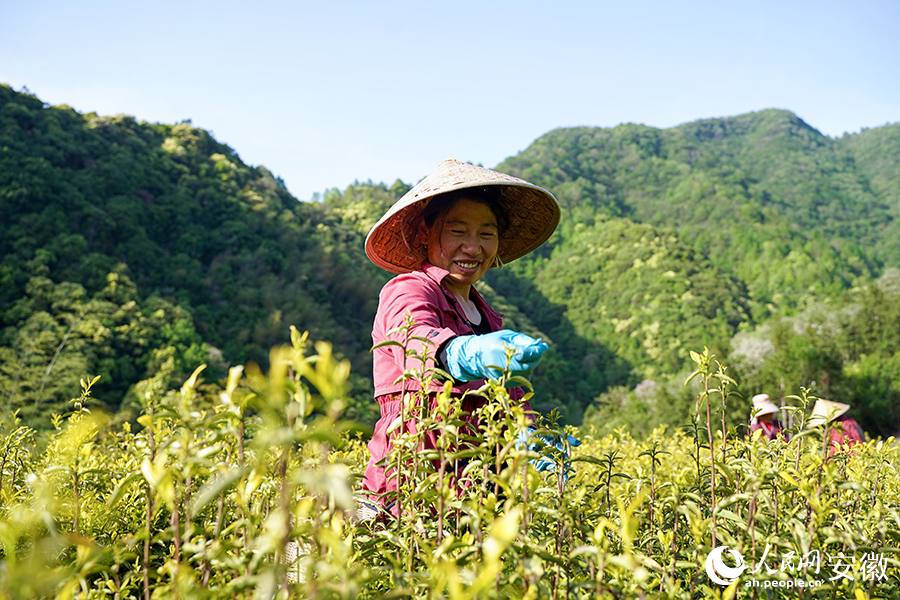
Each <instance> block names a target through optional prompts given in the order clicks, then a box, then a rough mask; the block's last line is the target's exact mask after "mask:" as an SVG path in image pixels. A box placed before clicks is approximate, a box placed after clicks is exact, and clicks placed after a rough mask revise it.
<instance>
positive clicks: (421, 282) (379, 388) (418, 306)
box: [362, 263, 531, 516]
mask: <svg viewBox="0 0 900 600" xmlns="http://www.w3.org/2000/svg"><path fill="white" fill-rule="evenodd" d="M446 276H447V271H445V270H443V269H441V268H439V267H435V266H433V265H431V264H428V263H425V264H423V265H422V267H421V268H420V269H419V270H418V271H414V272H412V273H407V274H405V275H399V276H397V277H395V278H394V279H392V280H391V281H389V282H388V283H387V284H386V285H385V286H384V288H383V289H382V290H381V295H380V301H379V304H378V312H377V314H376V315H375V324H374V326H373V327H372V341H373V342H374V343H375V344H378V343H380V342H383V341H385V340H395V341H398V342H401V343H403V339H402V336H401V334H400V333H398V332H394V333H391V332H392V331H394V330H395V329H397V328H399V327H400V326H402V325H403V324H404V322H405V321H406V313H407V312H409V314H410V315H411V316H412V318H413V320H414V321H415V323H416V325H415V327H413V328H412V330H411V331H410V332H409V337H410V338H412V337H418V338H422V339H424V340H428V342H423V341H419V340H410V342H409V344H408V345H407V348H409V349H415V350H416V351H417V352H419V353H422V352H424V351H426V350H427V352H428V356H430V357H434V356H435V354H436V353H437V352H438V350H439V349H440V347H441V345H442V344H443V343H444V342H446V341H447V340H449V339H451V338H453V337H455V336H457V335H472V334H473V333H474V331H472V328H471V327H470V326H469V322H468V321H467V320H466V318H465V315H464V313H463V311H462V307H461V306H460V305H459V302H458V301H457V300H456V298H455V297H454V296H453V294H451V293H450V291H449V290H448V289H447V288H446V287H444V286H443V285H442V283H441V282H442V281H443V280H444V277H446ZM469 297H470V298H471V299H472V301H473V302H474V303H475V305H476V306H477V307H478V309H479V310H480V311H481V314H482V315H483V316H484V318H485V319H487V321H488V324H489V325H490V328H491V331H498V330H500V329H502V327H503V323H502V320H503V315H501V314H500V313H498V312H495V311H494V310H493V309H492V308H491V307H490V306H488V305H487V303H486V302H485V301H484V298H482V297H481V295H480V294H479V293H478V292H477V291H475V289H474V288H473V289H472V290H471V292H470V296H469ZM373 353H374V355H375V356H374V361H373V362H374V375H375V397H376V399H377V400H378V405H379V408H380V409H381V418H380V419H379V420H378V422H377V423H376V424H375V431H374V432H373V433H372V439H371V440H369V444H368V446H369V464H368V467H367V468H366V473H365V477H364V479H363V485H362V488H363V490H364V491H365V492H366V493H367V494H366V495H367V496H368V497H369V500H370V502H372V503H375V504H378V505H381V506H383V507H384V508H385V509H386V510H388V511H390V512H391V513H392V514H394V516H397V514H398V509H397V505H396V504H395V503H394V501H393V500H389V497H390V496H391V492H394V493H396V490H397V481H396V478H395V477H393V476H391V469H390V467H387V466H385V465H384V464H383V462H382V460H383V459H384V457H385V456H386V455H387V453H388V452H389V451H390V449H391V447H392V438H393V437H394V436H395V435H397V433H399V431H398V430H395V431H393V432H392V433H388V429H390V427H391V424H392V423H393V422H394V421H395V420H396V419H397V417H398V416H399V415H400V410H401V406H402V404H403V402H402V398H401V396H402V393H401V392H402V391H403V389H404V384H403V382H402V381H399V382H398V381H397V380H398V379H399V378H400V376H401V375H402V374H403V369H404V368H406V369H421V368H422V364H421V362H420V361H418V360H414V359H407V358H406V357H405V356H404V353H403V350H402V349H401V348H399V347H397V346H393V345H391V346H383V347H381V348H376V349H375V350H374V351H373ZM433 364H434V360H433V358H432V359H431V360H429V362H428V365H427V367H428V368H430V367H431V366H433ZM441 385H442V382H441V381H437V380H436V381H435V382H433V389H432V391H435V390H441V389H442V387H441ZM482 385H484V380H483V379H480V380H478V381H472V382H469V383H465V384H459V383H457V384H456V385H454V386H453V391H454V392H455V393H456V394H459V395H462V394H463V392H465V391H466V390H477V389H479V388H480V387H481V386H482ZM419 388H420V386H419V385H418V383H416V382H415V381H412V380H407V381H406V386H405V389H406V390H407V391H410V390H417V389H419ZM509 395H510V398H511V399H512V400H521V399H522V398H523V396H524V393H523V392H522V388H511V389H510V390H509ZM435 398H436V394H429V406H428V409H429V410H431V411H433V410H435V406H434V404H435V402H436V401H435ZM485 402H486V399H485V398H484V397H482V396H476V395H474V394H470V395H468V396H466V397H465V398H463V400H462V406H461V409H462V413H463V414H461V415H460V416H459V418H460V419H461V420H462V421H464V422H465V423H466V424H467V426H468V427H470V428H472V429H473V430H477V429H478V427H479V423H478V418H477V417H476V415H475V411H476V410H477V409H478V408H479V407H481V406H483V405H484V403H485ZM522 405H523V407H524V408H525V411H526V413H527V412H528V411H530V410H531V404H530V403H529V402H527V401H522ZM405 427H406V429H407V431H412V432H415V431H416V423H415V420H413V419H410V420H409V421H408V422H407V423H406V426H405ZM422 447H423V449H433V448H436V447H437V434H436V433H435V432H434V431H428V432H425V433H424V435H423V440H422Z"/></svg>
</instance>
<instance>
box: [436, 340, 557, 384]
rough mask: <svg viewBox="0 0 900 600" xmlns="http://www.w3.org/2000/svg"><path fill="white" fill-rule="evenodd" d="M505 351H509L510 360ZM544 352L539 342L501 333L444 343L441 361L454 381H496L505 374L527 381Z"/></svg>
mask: <svg viewBox="0 0 900 600" xmlns="http://www.w3.org/2000/svg"><path fill="white" fill-rule="evenodd" d="M507 348H509V349H510V350H511V351H512V357H511V358H509V359H508V358H507ZM547 348H548V346H547V344H546V343H545V342H542V341H541V340H540V339H535V338H533V337H531V336H529V335H525V334H524V333H518V332H516V331H512V330H510V329H502V330H500V331H494V332H492V333H488V334H485V335H463V336H458V337H455V338H453V339H452V340H450V341H449V342H447V345H446V346H445V347H444V354H443V355H442V357H441V358H442V359H444V360H443V363H444V366H445V367H447V370H448V371H449V372H450V375H451V376H453V379H455V380H457V381H475V380H476V379H492V380H494V381H498V380H499V379H500V377H501V376H502V375H503V372H504V371H506V372H508V373H509V374H510V375H512V376H517V375H518V376H522V377H530V376H531V373H532V372H533V371H534V368H535V367H536V366H537V365H538V363H539V362H540V360H541V356H542V355H543V354H544V352H546V351H547ZM507 360H508V361H509V362H508V365H507Z"/></svg>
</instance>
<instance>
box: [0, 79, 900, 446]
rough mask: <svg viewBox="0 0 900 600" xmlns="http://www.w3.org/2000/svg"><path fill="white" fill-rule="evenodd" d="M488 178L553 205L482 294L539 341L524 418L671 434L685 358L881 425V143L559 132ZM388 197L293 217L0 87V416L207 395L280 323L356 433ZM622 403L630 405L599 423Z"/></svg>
mask: <svg viewBox="0 0 900 600" xmlns="http://www.w3.org/2000/svg"><path fill="white" fill-rule="evenodd" d="M498 168H499V169H500V170H503V171H506V172H509V173H512V174H515V175H519V176H521V177H524V178H526V179H528V180H530V181H533V182H535V183H537V184H539V185H542V186H544V187H546V188H547V189H549V190H550V191H552V192H553V193H554V194H555V195H556V196H557V197H558V198H559V200H560V202H561V204H562V205H563V208H564V218H563V222H562V224H561V226H560V228H559V230H558V231H557V233H556V234H554V236H553V238H551V240H550V242H549V243H548V244H546V245H545V246H544V247H542V248H541V249H539V250H538V251H537V252H535V253H533V254H532V255H530V256H529V257H526V258H523V259H520V260H518V261H515V262H514V263H512V264H510V265H507V266H506V267H505V268H504V269H502V270H499V271H497V270H495V271H492V272H490V273H489V275H488V277H486V280H485V281H484V282H483V283H482V284H480V286H481V289H482V291H483V292H484V293H485V294H486V295H487V296H488V298H489V299H490V301H491V303H492V304H493V305H494V306H496V307H497V308H498V309H499V310H500V311H501V312H504V313H505V314H506V315H507V323H508V325H509V326H511V327H514V328H516V329H519V330H522V331H526V332H529V333H532V334H534V335H540V336H541V337H544V338H545V339H547V340H549V341H550V343H551V349H550V351H549V352H548V354H547V355H546V357H545V359H544V361H543V362H542V364H541V367H540V368H539V369H538V371H537V373H536V374H535V376H534V379H533V383H534V384H535V391H536V393H535V397H534V399H533V404H534V405H535V406H536V407H538V408H540V409H541V410H544V411H548V410H550V409H552V408H554V407H559V408H562V409H563V411H564V413H565V414H566V417H567V418H568V419H569V420H570V421H571V422H575V423H578V422H580V421H581V419H582V417H583V415H584V417H585V418H586V419H587V420H588V421H589V422H592V423H594V424H601V425H602V424H603V423H607V424H609V423H613V422H615V423H617V424H622V423H626V424H627V423H628V419H631V422H632V423H634V422H636V421H637V420H640V421H641V426H643V427H646V426H647V425H648V424H652V423H654V422H676V423H678V422H682V421H683V419H684V418H685V417H686V415H685V411H686V410H687V408H686V407H688V406H690V405H691V404H692V402H691V400H690V396H691V394H692V392H691V390H683V389H682V387H681V386H680V383H679V382H680V381H683V376H684V373H686V372H688V371H689V370H690V368H691V363H690V358H689V355H690V351H691V350H702V348H703V347H704V346H706V347H709V348H710V349H711V351H712V352H713V353H715V354H716V356H717V357H719V358H720V359H722V360H723V361H725V362H727V363H729V364H732V365H734V367H733V369H734V370H733V374H735V376H737V377H738V378H739V379H740V381H741V385H742V391H743V392H744V393H745V394H747V395H749V394H752V393H756V392H757V391H760V390H766V391H769V392H770V393H772V394H773V395H776V394H780V393H784V394H790V393H796V392H797V390H798V389H799V386H801V385H803V386H809V385H812V382H816V386H817V388H816V389H817V390H818V391H819V393H821V394H822V395H823V396H826V397H830V398H832V399H838V400H846V401H852V402H854V403H856V404H857V405H859V407H860V409H859V410H860V412H859V416H860V417H861V418H862V419H863V420H864V421H865V420H866V419H868V421H866V423H867V424H868V426H869V428H870V430H872V431H879V432H889V431H893V430H896V429H898V428H900V415H898V414H897V411H896V410H895V409H892V408H891V407H892V406H896V405H900V363H898V362H897V359H896V353H897V351H898V349H900V348H898V347H897V340H898V339H900V331H898V330H897V328H898V327H900V318H898V317H900V316H898V315H895V314H894V312H892V311H893V310H894V309H893V307H894V306H897V305H900V303H897V302H895V298H896V296H897V295H898V294H900V286H898V285H894V284H893V283H892V282H893V281H894V275H893V274H894V273H895V271H894V270H892V269H893V268H894V267H898V266H900V241H898V240H900V236H898V233H900V231H898V227H900V225H898V223H900V219H898V211H900V125H888V126H884V127H880V128H876V129H869V130H865V131H863V132H861V133H859V134H854V135H845V136H843V137H841V138H836V139H835V138H829V137H827V136H823V135H822V134H820V133H819V132H818V131H816V130H815V129H814V128H812V127H810V126H809V125H807V124H806V123H804V122H803V121H802V120H801V119H799V118H798V117H797V116H795V115H793V114H792V113H790V112H787V111H781V110H766V111H761V112H758V113H751V114H746V115H739V116H736V117H730V118H724V119H711V120H703V121H697V122H694V123H688V124H685V125H682V126H679V127H675V128H671V129H665V130H661V129H654V128H650V127H644V126H639V125H631V124H629V125H621V126H618V127H615V128H573V129H559V130H555V131H551V132H550V133H548V134H546V135H544V136H542V137H541V138H539V139H538V140H536V141H535V142H534V143H533V144H532V145H531V146H530V147H529V148H527V149H526V150H525V151H523V152H521V153H520V154H518V155H516V156H513V157H511V158H509V159H507V160H506V161H505V162H504V163H502V164H501V165H499V166H498ZM409 188H410V184H409V183H404V182H402V181H397V182H395V183H394V184H392V185H390V186H388V185H385V184H375V183H372V182H367V183H356V184H354V185H352V186H349V187H348V188H347V189H345V190H337V189H331V190H327V191H326V192H325V193H324V194H323V195H322V196H321V197H320V198H319V199H318V200H319V201H317V202H311V203H303V202H298V201H297V200H296V199H295V198H293V197H292V196H290V194H288V192H287V191H286V189H285V187H284V185H283V183H282V182H281V181H280V180H279V179H278V178H276V177H274V176H273V175H272V174H271V173H270V172H269V171H267V170H266V169H265V168H264V167H252V166H249V165H246V164H244V163H243V162H242V161H241V159H240V157H239V156H238V154H237V153H236V152H235V151H234V150H232V149H231V148H229V147H228V146H226V145H224V144H222V143H220V142H218V141H217V140H215V139H214V138H213V137H212V136H211V135H210V134H209V133H208V132H206V131H203V130H201V129H198V128H195V127H193V126H192V125H191V124H190V123H189V122H184V123H179V124H175V125H168V124H159V123H146V122H139V121H137V120H135V119H134V118H132V117H128V116H123V115H119V116H115V117H101V116H98V115H96V114H93V113H91V114H79V113H77V112H75V111H74V110H72V109H71V108H68V107H66V106H57V107H52V106H48V105H45V104H44V103H42V102H41V101H40V100H39V99H38V98H35V97H34V96H31V95H28V94H21V93H17V92H15V91H13V90H12V89H11V88H9V87H8V86H0V209H2V210H3V214H4V216H5V218H4V219H3V220H2V222H0V407H2V408H3V409H4V413H5V414H9V413H10V411H12V410H19V411H20V414H21V415H22V416H23V417H25V418H27V419H39V418H41V416H42V415H45V414H46V413H48V412H50V411H55V412H60V411H63V410H65V409H66V403H67V401H68V400H69V399H70V398H72V397H75V396H77V395H78V391H79V380H80V379H81V378H84V377H87V376H94V375H97V374H100V375H101V376H102V377H101V383H100V384H98V386H97V387H95V395H97V396H98V397H99V398H100V400H101V401H103V402H104V403H105V404H106V405H107V406H108V407H110V408H112V409H116V408H119V407H120V406H124V407H127V406H128V405H129V404H130V403H132V402H140V397H141V394H142V393H144V392H143V391H144V390H145V389H146V387H147V386H157V387H159V388H161V389H168V388H169V387H172V386H176V385H178V384H179V383H180V381H181V380H183V379H184V378H185V377H187V375H189V374H190V372H191V371H192V370H193V369H194V368H196V367H197V365H199V364H200V363H207V364H209V368H208V370H207V371H206V373H205V374H204V375H205V377H206V380H207V381H208V382H210V384H211V385H212V387H211V388H210V393H213V392H214V391H215V389H214V387H215V386H214V385H213V384H214V383H215V382H216V381H217V380H218V379H219V378H221V377H223V376H224V375H225V374H226V372H227V368H228V366H230V365H233V364H238V363H245V362H247V361H255V362H259V363H261V364H264V363H265V362H266V360H267V357H268V350H269V348H270V347H271V346H272V345H273V344H276V343H281V342H285V341H287V339H288V328H289V326H291V325H293V326H296V327H297V328H298V329H300V330H309V331H310V335H311V337H312V338H313V339H317V340H329V341H331V342H333V343H334V345H335V349H336V351H337V352H338V353H339V354H340V355H341V356H344V357H346V358H348V359H350V360H351V362H352V364H353V373H354V380H353V383H354V389H353V390H352V394H353V396H354V404H353V406H352V408H351V410H352V411H353V413H354V414H355V415H356V416H358V417H360V418H362V419H363V420H368V421H372V420H373V419H374V418H375V415H376V411H377V407H376V406H374V402H373V401H372V400H371V380H370V372H371V357H370V353H369V347H370V345H371V337H370V328H371V322H372V317H373V315H374V311H375V308H376V304H377V297H378V291H379V289H380V287H381V286H382V285H383V284H384V282H385V281H387V279H388V278H389V276H390V275H389V274H387V273H385V272H383V271H381V270H379V269H377V268H376V267H374V266H373V265H371V263H370V262H369V261H368V260H367V259H366V257H365V254H364V252H363V239H364V236H365V233H366V232H367V231H368V230H369V228H370V227H371V226H372V224H374V222H375V221H376V220H377V219H378V218H379V217H380V216H381V214H382V213H383V212H384V211H385V210H386V208H387V207H388V206H390V205H391V204H392V203H393V202H394V201H395V200H396V199H397V198H399V197H400V196H402V195H403V194H404V193H405V192H406V191H407V190H408V189H409ZM878 277H881V279H880V280H878V285H876V284H875V283H874V282H875V280H876V279H877V278H878ZM642 382H643V383H642ZM638 384H640V385H638ZM654 390H656V391H654ZM782 390H783V392H782ZM654 394H655V396H654ZM622 406H628V407H631V406H640V407H643V408H639V409H635V410H631V409H630V408H629V409H628V410H625V411H624V412H623V411H621V410H619V409H615V410H617V411H618V413H617V414H620V415H624V414H627V415H631V416H628V417H627V418H624V417H623V418H620V419H618V420H617V419H615V418H610V415H611V413H610V411H611V410H613V408H614V407H622ZM585 411H586V412H585ZM642 411H643V412H642ZM739 412H740V414H736V415H735V416H734V417H733V418H732V419H731V420H732V422H734V423H738V422H740V421H743V420H744V419H745V416H746V415H745V414H743V409H741V410H740V411H739ZM879 415H880V416H886V417H887V420H886V421H884V419H882V421H878V419H877V418H876V416H879ZM623 419H624V420H623ZM879 423H880V424H879ZM892 428H893V429H892Z"/></svg>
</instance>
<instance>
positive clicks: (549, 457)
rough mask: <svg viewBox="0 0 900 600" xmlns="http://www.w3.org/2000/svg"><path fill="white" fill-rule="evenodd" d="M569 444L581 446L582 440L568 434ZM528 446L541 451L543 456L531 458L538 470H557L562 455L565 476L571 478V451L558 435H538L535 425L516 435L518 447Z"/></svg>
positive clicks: (530, 450) (533, 450) (529, 448)
mask: <svg viewBox="0 0 900 600" xmlns="http://www.w3.org/2000/svg"><path fill="white" fill-rule="evenodd" d="M567 438H568V439H567V441H568V442H569V446H573V447H574V446H580V445H581V440H579V439H578V438H576V437H574V436H571V435H570V436H567ZM522 447H526V448H527V449H528V451H529V452H541V451H543V454H544V455H543V456H541V457H540V458H534V459H532V460H531V464H533V465H534V468H535V469H537V470H538V471H555V470H556V463H557V462H558V461H559V457H562V463H563V477H564V478H565V480H566V481H568V480H569V451H568V449H567V448H566V445H565V444H564V443H563V441H562V439H560V437H559V436H556V435H548V434H541V435H538V434H537V433H536V430H535V429H534V427H528V428H527V429H524V430H520V431H519V433H518V435H517V436H516V448H519V449H521V448H522ZM551 448H556V450H557V452H553V450H551Z"/></svg>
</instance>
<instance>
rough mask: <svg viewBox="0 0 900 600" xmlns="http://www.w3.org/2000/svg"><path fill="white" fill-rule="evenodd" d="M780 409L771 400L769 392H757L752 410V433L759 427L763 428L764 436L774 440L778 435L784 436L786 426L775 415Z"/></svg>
mask: <svg viewBox="0 0 900 600" xmlns="http://www.w3.org/2000/svg"><path fill="white" fill-rule="evenodd" d="M779 412H781V411H780V409H779V408H778V407H777V406H775V405H774V404H772V402H770V401H769V395H768V394H757V395H755V396H753V408H752V409H751V411H750V433H751V434H752V433H753V432H754V431H756V430H757V429H761V430H762V432H763V433H762V436H763V437H764V438H766V439H770V440H774V439H775V438H777V437H784V426H782V424H781V421H779V420H778V419H777V418H776V417H775V415H777V414H778V413H779Z"/></svg>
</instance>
